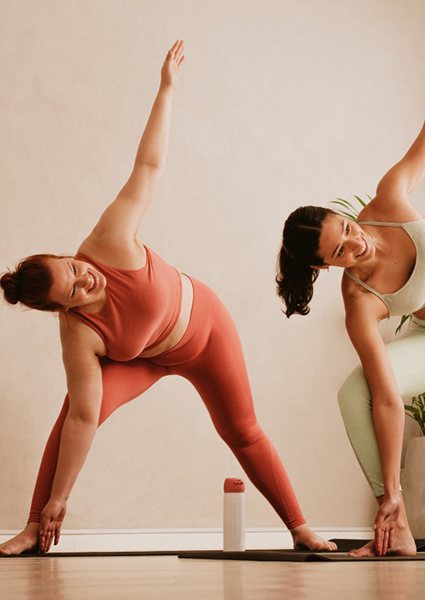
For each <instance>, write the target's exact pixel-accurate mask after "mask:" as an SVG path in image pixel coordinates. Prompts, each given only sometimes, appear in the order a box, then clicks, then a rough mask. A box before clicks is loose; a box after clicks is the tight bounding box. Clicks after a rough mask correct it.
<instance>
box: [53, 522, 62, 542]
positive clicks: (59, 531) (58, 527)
mask: <svg viewBox="0 0 425 600" xmlns="http://www.w3.org/2000/svg"><path fill="white" fill-rule="evenodd" d="M60 536H61V526H60V525H57V526H56V529H55V541H54V544H55V546H57V545H58V543H59V538H60Z"/></svg>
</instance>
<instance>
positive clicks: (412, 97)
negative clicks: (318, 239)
mask: <svg viewBox="0 0 425 600" xmlns="http://www.w3.org/2000/svg"><path fill="white" fill-rule="evenodd" d="M0 13H1V15H2V18H1V20H0V39H1V47H2V50H1V53H0V82H1V95H0V96H1V100H0V110H1V116H0V123H1V135H0V145H1V156H2V160H1V161H0V186H1V196H0V202H1V223H2V227H1V236H0V249H1V265H0V269H2V270H4V269H5V268H6V267H7V266H14V264H15V262H16V261H17V260H18V259H19V258H21V257H23V256H25V255H28V254H31V253H35V252H38V251H52V252H57V253H62V252H65V253H72V252H74V251H75V249H76V248H77V246H78V245H79V243H80V241H81V240H82V239H83V238H84V237H85V236H86V234H87V232H88V231H89V230H90V229H91V227H92V226H93V224H94V223H95V222H96V220H97V218H98V216H99V214H100V212H101V211H102V209H103V208H104V207H105V206H106V204H107V203H108V202H110V201H111V200H112V199H113V198H114V196H115V194H116V192H117V191H118V189H119V187H120V185H121V184H122V183H123V181H124V179H125V177H126V176H127V174H128V173H129V168H130V165H131V163H132V160H133V156H134V152H135V149H136V146H137V142H138V138H139V136H140V133H141V131H142V128H143V125H144V123H145V120H146V118H147V115H148V112H149V109H150V105H151V102H152V100H153V97H154V94H155V91H156V85H157V82H158V73H159V68H160V65H161V61H162V57H163V55H164V52H165V50H166V49H167V47H168V46H169V45H170V43H171V42H173V41H174V40H175V39H176V38H177V37H182V38H184V39H185V41H186V46H187V61H186V63H185V65H184V69H183V74H182V76H181V81H180V83H179V89H178V93H177V96H176V101H175V111H174V122H173V128H172V138H171V146H170V152H169V160H168V166H167V172H166V175H165V177H164V180H163V183H162V187H161V189H160V191H159V193H158V196H157V198H156V201H155V203H154V205H153V206H152V207H151V209H150V212H149V214H148V216H147V217H146V221H145V224H144V226H143V229H142V232H141V237H142V239H143V240H144V241H145V242H146V243H148V244H150V245H151V246H152V247H153V248H154V249H156V250H157V251H158V252H159V253H160V254H162V255H163V257H164V258H166V259H168V260H169V261H170V262H172V263H173V264H175V265H177V266H179V267H180V268H181V269H182V270H184V271H186V272H188V273H191V274H193V275H194V276H196V277H198V278H200V279H202V280H204V281H206V282H207V283H208V284H210V285H211V286H212V287H213V288H215V289H216V290H217V291H218V293H219V294H220V296H221V297H222V299H223V300H224V301H225V303H226V304H227V306H228V307H229V309H230V310H231V312H232V314H233V316H234V318H235V320H236V323H237V326H238V328H239V331H240V335H241V337H242V341H243V345H244V348H245V353H246V360H247V363H248V367H249V372H250V377H251V382H252V387H253V391H254V394H255V399H256V407H257V413H258V416H259V418H260V421H261V423H262V425H263V427H264V428H265V430H266V431H267V432H268V433H269V435H270V437H271V438H272V440H273V441H274V443H275V445H276V447H277V449H278V451H279V453H280V454H281V456H282V458H283V459H284V462H285V465H286V467H287V469H288V471H289V473H290V476H291V478H292V481H293V483H294V486H295V488H296V491H297V493H298V495H299V499H300V501H301V503H302V506H303V508H304V511H305V514H306V516H307V518H308V520H309V522H310V523H311V524H312V525H313V526H334V527H337V526H341V527H344V526H345V527H351V526H366V525H370V523H371V516H372V514H373V502H372V499H371V495H370V493H369V490H368V487H367V485H366V483H365V482H364V479H363V477H362V474H361V472H360V469H359V467H358V466H357V463H356V461H355V459H354V455H353V453H352V451H351V449H350V447H349V444H348V441H347V438H346V436H345V433H344V429H343V425H342V422H341V419H340V416H339V412H338V408H337V404H336V392H337V389H338V387H339V385H340V384H341V382H342V381H343V379H344V377H345V376H346V374H347V373H348V371H349V370H350V369H351V367H352V366H353V365H354V364H355V363H356V357H355V354H354V352H353V350H352V349H351V347H350V344H349V342H348V340H347V337H346V335H345V333H344V327H343V311H342V303H341V300H340V297H339V280H340V275H341V274H340V273H339V272H331V273H329V274H324V275H322V276H321V277H320V279H319V281H318V285H317V290H316V292H315V298H314V303H313V308H312V312H311V315H310V316H308V317H298V318H297V317H294V318H292V319H291V320H289V321H288V320H287V319H286V318H285V317H284V316H283V315H282V313H281V312H280V306H279V302H278V300H277V298H276V296H275V293H274V281H273V280H274V264H275V257H276V253H277V250H278V247H279V240H280V234H281V227H282V222H283V219H284V218H285V217H286V216H287V215H288V213H289V212H290V211H291V210H292V209H294V208H295V207H297V206H298V205H300V204H302V203H322V204H325V205H326V204H327V203H328V202H329V201H330V200H332V199H334V198H335V197H336V196H339V195H342V196H345V197H349V196H350V195H351V194H354V193H357V194H362V195H365V194H366V193H373V191H374V186H375V185H376V183H377V180H378V179H379V177H380V176H381V175H382V174H383V173H384V172H385V170H386V169H387V168H388V167H389V166H391V164H392V163H394V162H395V161H396V160H398V159H399V157H401V155H402V153H403V151H404V150H405V149H406V148H407V145H408V144H409V142H410V141H411V140H412V139H413V137H414V136H415V134H416V133H417V131H418V130H419V128H420V125H421V122H422V120H423V118H424V102H423V99H424V91H425V84H424V80H423V77H422V73H423V65H424V61H425V37H424V35H423V31H424V18H425V6H424V3H423V2H422V1H421V0H410V1H403V2H402V1H401V0H357V1H344V0H333V1H332V0H317V1H312V0H310V1H308V0H281V1H278V0H275V1H273V0H266V1H260V0H257V1H254V0H247V1H242V0H237V1H234V0H233V1H232V0H230V1H229V0H215V1H214V2H213V1H210V0H206V1H202V0H201V1H199V0H182V1H180V0H175V1H172V0H168V1H166V0H151V1H149V0H1V1H0ZM423 192H424V188H423V187H421V189H420V190H419V191H418V192H417V194H416V206H417V207H418V208H419V210H422V209H423V204H424V200H423ZM0 322H1V339H2V345H1V350H0V368H1V377H0V402H1V419H0V456H1V461H2V479H1V485H0V527H2V528H17V527H19V526H21V525H22V524H23V523H24V521H25V519H26V512H27V509H28V505H29V500H30V494H31V492H32V487H33V483H34V479H35V475H36V471H37V468H38V464H39V460H40V456H41V452H42V449H43V447H44V443H45V440H46V437H47V435H48V432H49V430H50V428H51V425H52V422H53V420H54V419H55V417H56V414H57V413H58V411H59V408H60V406H61V403H62V398H63V396H64V392H65V379H64V374H63V370H62V366H61V357H60V347H59V341H58V335H57V321H56V318H55V317H54V316H51V315H45V314H41V313H35V312H34V313H33V312H30V311H21V310H19V309H13V308H10V307H7V306H2V307H1V310H0ZM394 324H395V323H391V324H389V325H387V333H388V334H391V331H392V330H393V326H394ZM240 475H242V471H241V469H240V468H239V466H238V464H237V463H236V461H235V459H234V458H233V456H232V455H231V453H230V452H229V451H228V450H227V448H226V447H225V446H224V444H223V443H222V442H221V441H220V440H219V438H218V436H217V435H216V434H215V432H214V431H213V428H212V426H211V424H210V422H209V418H208V416H207V413H206V411H205V409H204V407H203V405H202V402H201V400H200V399H199V398H198V396H197V394H196V393H195V391H194V390H193V389H192V388H191V387H190V385H189V384H188V383H187V382H185V381H184V380H179V379H177V378H170V379H168V380H166V381H162V382H160V383H159V384H157V385H156V386H155V387H154V388H153V389H151V390H149V391H148V392H147V393H146V394H145V395H144V396H143V397H142V398H139V399H138V400H136V401H134V402H133V403H131V404H130V405H128V406H125V407H124V408H122V409H121V410H120V411H118V412H117V413H115V414H114V416H113V418H111V419H110V421H109V422H107V423H106V424H105V425H104V426H103V427H102V429H101V430H100V431H99V433H98V435H97V437H96V440H95V443H94V446H93V449H92V451H91V453H90V456H89V458H88V460H87V463H86V465H85V467H84V469H83V472H82V474H81V476H80V478H79V481H78V483H77V485H76V487H75V489H74V492H73V494H72V498H71V501H70V502H69V515H68V519H67V521H66V527H67V528H80V527H81V528H124V527H130V528H138V527H147V528H150V527H152V528H156V527H159V528H160V527H171V528H175V527H177V528H178V527H201V526H202V527H217V526H219V525H220V523H221V502H222V494H221V489H222V488H221V486H222V481H223V479H224V477H226V476H240ZM247 524H248V525H249V526H251V527H262V526H269V527H273V526H278V525H279V519H278V518H277V517H276V516H275V514H274V512H273V510H272V509H271V508H270V507H269V506H268V505H267V503H266V502H265V500H264V499H263V498H262V497H261V496H260V495H259V493H257V492H256V491H255V490H254V489H253V488H252V487H251V486H248V497H247Z"/></svg>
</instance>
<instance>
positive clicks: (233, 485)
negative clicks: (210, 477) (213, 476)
mask: <svg viewBox="0 0 425 600" xmlns="http://www.w3.org/2000/svg"><path fill="white" fill-rule="evenodd" d="M244 491H245V484H244V482H243V481H242V479H235V478H229V479H225V480H224V492H225V493H230V494H237V493H238V492H244Z"/></svg>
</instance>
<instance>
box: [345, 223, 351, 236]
mask: <svg viewBox="0 0 425 600" xmlns="http://www.w3.org/2000/svg"><path fill="white" fill-rule="evenodd" d="M349 233H350V225H348V224H347V226H346V228H345V234H346V235H348V234H349Z"/></svg>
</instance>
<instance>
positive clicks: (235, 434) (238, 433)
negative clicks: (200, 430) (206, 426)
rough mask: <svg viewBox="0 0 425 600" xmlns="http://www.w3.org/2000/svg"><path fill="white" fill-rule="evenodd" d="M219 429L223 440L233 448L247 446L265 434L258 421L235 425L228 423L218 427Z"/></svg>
mask: <svg viewBox="0 0 425 600" xmlns="http://www.w3.org/2000/svg"><path fill="white" fill-rule="evenodd" d="M217 431H218V433H219V435H220V437H221V438H222V440H223V441H224V442H226V444H227V445H228V446H230V447H231V448H247V447H248V446H252V445H253V444H255V443H256V442H257V441H258V440H259V439H261V438H262V437H263V436H264V433H263V430H262V429H261V427H260V425H259V424H258V422H257V421H250V422H246V423H236V424H234V425H232V424H229V423H226V424H225V426H223V427H220V428H217Z"/></svg>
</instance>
